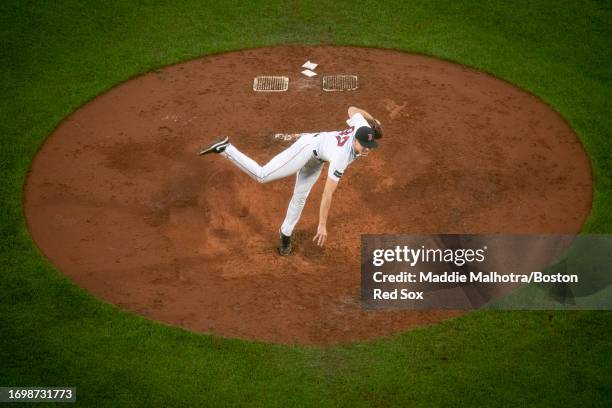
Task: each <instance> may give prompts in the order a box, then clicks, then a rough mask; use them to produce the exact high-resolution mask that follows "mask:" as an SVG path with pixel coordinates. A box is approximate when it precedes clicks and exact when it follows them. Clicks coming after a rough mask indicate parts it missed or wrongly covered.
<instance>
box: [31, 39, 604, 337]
mask: <svg viewBox="0 0 612 408" xmlns="http://www.w3.org/2000/svg"><path fill="white" fill-rule="evenodd" d="M307 59H311V60H313V61H316V62H318V63H319V64H320V66H319V67H318V68H317V69H316V71H317V72H318V73H319V75H323V74H355V75H358V76H359V86H360V88H359V89H358V90H357V91H355V92H331V93H324V92H322V91H321V89H320V77H317V78H314V79H309V78H306V77H303V76H301V75H300V73H299V72H300V70H301V69H300V68H299V67H300V66H301V64H302V63H303V62H304V61H306V60H307ZM257 75H287V76H289V78H290V83H289V91H288V92H285V93H256V92H253V90H252V81H253V78H254V77H255V76H257ZM350 105H355V106H359V107H363V108H365V109H366V110H368V111H370V112H372V113H373V114H374V115H376V116H377V117H379V118H380V119H381V121H382V122H383V125H384V128H385V132H386V134H385V137H384V139H383V140H382V141H381V148H380V149H378V151H376V152H374V153H373V154H371V155H370V156H368V157H367V158H366V159H364V160H358V161H357V162H355V163H353V164H352V165H351V166H350V167H349V168H348V169H347V171H346V174H345V176H344V178H343V179H342V181H341V182H340V185H339V187H338V191H337V193H336V195H335V196H334V202H333V204H332V209H331V215H330V221H329V233H330V237H329V244H328V245H327V246H326V248H325V249H323V250H321V249H319V248H317V247H315V246H314V245H313V244H312V242H311V239H312V236H313V235H314V234H315V232H316V223H317V213H318V207H319V202H320V194H321V191H322V185H323V181H322V180H320V181H319V183H318V184H317V185H316V186H315V188H314V189H313V192H312V193H311V195H310V198H309V200H308V202H307V204H306V208H305V210H304V215H303V217H302V220H301V221H300V223H299V224H298V227H297V230H296V233H295V235H296V240H297V245H296V252H295V254H294V255H293V256H291V257H288V258H280V257H278V256H277V255H276V254H275V251H274V248H275V245H276V244H277V231H278V228H279V226H280V223H281V222H282V220H283V218H284V215H285V211H286V207H287V204H288V202H289V199H290V196H291V191H292V189H293V184H294V179H293V178H287V179H284V180H281V181H278V182H274V183H271V184H267V185H259V184H257V183H255V182H253V181H252V180H251V179H249V178H248V177H246V176H245V175H244V174H242V173H241V172H240V171H239V170H238V169H236V168H234V167H233V166H232V165H231V164H230V163H229V162H227V161H226V160H224V159H223V158H221V157H219V156H214V155H213V156H206V157H204V158H202V157H198V156H197V155H196V152H197V151H198V148H199V147H200V146H201V145H203V144H206V143H208V142H209V141H210V140H212V139H213V138H215V137H216V136H218V135H221V134H224V135H225V134H227V135H229V136H230V137H231V140H232V142H233V143H235V144H236V146H237V147H239V148H240V149H241V150H243V151H244V152H245V153H247V154H250V155H252V157H253V158H254V159H256V160H258V161H259V162H260V163H263V162H265V161H267V160H268V159H270V158H272V157H273V155H275V154H276V153H278V152H279V151H280V150H282V149H283V148H285V147H286V144H283V143H282V142H279V141H278V140H275V139H274V138H273V136H272V135H273V134H275V133H294V132H310V131H321V130H334V129H342V128H344V127H345V122H344V121H345V120H346V110H347V108H348V106H350ZM324 174H325V172H324ZM322 178H323V177H322ZM592 189H593V185H592V179H591V169H590V163H589V160H588V158H587V157H586V155H585V152H584V150H583V149H582V146H581V144H580V143H579V141H578V139H577V137H576V135H575V134H574V133H573V132H572V130H571V129H570V128H569V126H568V125H567V124H566V123H565V121H564V120H563V119H562V118H561V117H560V116H559V115H558V114H557V113H555V112H554V111H553V110H552V109H551V108H550V107H548V106H546V105H545V104H544V103H542V102H541V101H539V100H538V99H537V98H535V97H533V96H531V95H530V94H528V93H526V92H524V91H521V90H519V89H517V88H515V87H513V86H511V85H509V84H507V83H505V82H503V81H500V80H497V79H495V78H492V77H491V76H488V75H486V74H483V73H481V72H477V71H474V70H470V69H467V68H465V67H462V66H459V65H455V64H452V63H449V62H445V61H440V60H436V59H432V58H428V57H424V56H417V55H410V54H405V53H400V52H395V51H390V50H378V49H366V48H348V47H314V48H311V47H297V46H292V47H285V46H283V47H274V48H266V49H256V50H248V51H240V52H233V53H228V54H222V55H216V56H210V57H206V58H202V59H198V60H194V61H190V62H187V63H183V64H179V65H176V66H172V67H168V68H165V69H162V70H159V71H155V72H151V73H148V74H146V75H143V76H141V77H138V78H135V79H133V80H130V81H128V82H126V83H123V84H121V85H119V86H117V87H115V88H113V89H112V90H110V91H109V92H107V93H105V94H104V95H101V96H100V97H98V98H96V99H94V100H93V101H91V102H90V103H88V104H87V105H85V106H83V107H82V108H81V109H79V110H78V111H77V112H75V113H74V114H73V115H71V116H70V117H69V118H68V119H66V120H65V121H64V122H63V123H62V124H61V125H60V126H59V127H58V128H57V130H56V131H55V132H54V133H53V134H52V135H51V136H50V137H49V138H48V140H47V141H46V143H45V144H44V146H43V148H42V149H41V151H40V153H39V154H38V155H37V156H36V158H35V160H34V163H33V165H32V169H31V173H30V175H29V178H28V182H27V184H26V186H25V213H26V217H27V221H28V225H29V228H30V231H31V233H32V236H33V238H34V240H35V241H36V243H37V245H38V246H39V247H40V249H41V250H42V251H43V253H44V254H45V255H46V256H47V257H48V258H49V259H50V260H51V262H52V263H53V264H54V265H55V266H56V267H57V268H59V269H60V270H61V271H62V272H63V273H65V274H66V275H68V276H69V277H70V278H71V279H73V280H74V281H75V282H76V283H77V284H79V285H81V286H82V287H84V288H86V289H88V290H90V291H91V292H93V293H94V294H95V295H96V296H98V297H100V298H102V299H104V300H105V301H108V302H112V303H115V304H117V305H120V306H121V307H124V308H126V309H129V310H132V311H135V312H137V313H141V314H143V315H145V316H148V317H150V318H153V319H158V320H161V321H163V322H166V323H169V324H173V325H179V326H183V327H186V328H188V329H191V330H195V331H200V332H212V333H216V334H220V335H223V336H231V337H241V338H250V339H257V340H264V341H272V342H283V343H315V344H330V343H337V342H344V341H350V340H355V339H369V338H375V337H380V336H386V335H389V334H392V333H396V332H399V331H402V330H405V329H407V328H410V327H413V326H415V325H420V324H428V323H435V322H438V321H440V320H442V319H445V318H448V317H450V316H455V315H457V314H458V313H459V312H454V311H432V312H413V311H384V312H383V311H364V310H362V309H361V308H360V306H359V243H360V235H361V234H368V233H369V234H371V233H404V234H412V233H495V232H507V233H561V232H577V231H579V230H580V228H581V226H582V224H583V222H584V220H585V218H586V216H587V215H588V213H589V210H590V207H591V198H592Z"/></svg>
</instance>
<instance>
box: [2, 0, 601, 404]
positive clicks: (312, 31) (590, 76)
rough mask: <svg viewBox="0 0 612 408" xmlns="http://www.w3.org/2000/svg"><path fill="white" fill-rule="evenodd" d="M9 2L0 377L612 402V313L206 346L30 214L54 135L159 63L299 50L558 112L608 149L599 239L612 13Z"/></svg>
mask: <svg viewBox="0 0 612 408" xmlns="http://www.w3.org/2000/svg"><path fill="white" fill-rule="evenodd" d="M209 3H210V4H203V3H202V2H196V1H181V2H178V1H177V2H157V1H138V2H125V1H104V2H94V1H84V0H79V1H55V2H43V1H39V2H29V1H24V0H21V1H8V0H5V1H3V2H1V3H0V35H1V39H2V42H1V43H0V75H1V78H2V79H1V84H2V99H1V101H0V119H1V120H0V138H1V144H0V146H1V149H2V150H1V158H2V160H1V162H0V166H1V169H2V183H1V184H0V188H1V190H0V197H2V199H1V202H0V203H1V204H0V209H1V213H0V214H1V216H2V218H1V221H0V230H1V234H2V246H1V252H0V262H1V265H2V268H1V270H0V386H9V385H21V386H26V385H30V386H35V385H38V386H43V385H47V386H50V385H53V386H59V385H72V386H76V387H78V393H77V394H78V400H79V404H78V405H81V406H88V407H89V406H111V407H115V406H132V405H135V406H138V405H142V406H154V405H162V406H213V405H214V406H216V405H246V406H261V405H270V406H294V405H296V406H300V405H303V406H336V405H341V406H423V407H431V406H459V405H466V406H470V405H472V406H475V405H478V406H525V405H535V406H546V407H549V406H585V405H587V406H589V405H590V406H609V405H610V403H611V401H612V385H611V384H612V353H610V350H611V349H612V314H611V313H609V312H493V311H487V312H484V311H481V312H475V313H470V314H468V315H466V316H464V317H461V318H458V319H454V320H452V321H449V322H445V323H443V324H441V325H438V326H435V327H426V328H422V329H418V330H414V331H410V332H407V333H404V334H401V335H399V336H396V337H393V338H390V339H386V340H381V341H376V342H372V343H357V344H352V345H346V346H338V347H332V348H316V347H290V346H275V345H269V344H260V343H251V342H243V341H238V340H231V339H223V338H219V337H215V336H204V335H197V334H193V333H189V332H185V331H183V330H179V329H175V328H169V327H165V326H162V325H160V324H157V323H155V322H151V321H148V320H145V319H143V318H141V317H139V316H135V315H131V314H128V313H125V312H122V311H120V310H119V309H117V308H115V307H114V306H109V305H105V304H102V303H101V302H99V301H98V300H96V299H94V298H93V297H92V296H91V295H89V294H87V293H85V292H84V291H83V290H81V289H79V288H77V287H76V286H74V285H73V284H71V283H70V282H69V281H68V280H67V279H65V278H64V277H63V276H62V275H61V273H59V272H58V271H56V270H55V269H54V268H53V267H52V266H51V265H50V264H49V263H48V262H47V261H46V259H44V257H43V256H42V255H41V254H40V253H39V252H38V250H37V249H36V247H35V246H34V244H33V243H32V241H31V239H30V237H29V234H28V232H27V229H26V226H25V222H24V219H23V215H22V208H21V199H22V194H21V193H22V185H23V182H24V180H25V176H26V174H27V170H28V167H29V164H30V161H31V158H32V157H33V155H34V154H35V153H36V151H37V149H38V148H39V146H40V145H41V143H42V142H43V141H44V139H45V137H46V136H47V135H48V134H49V133H50V132H51V131H52V130H53V129H54V128H55V126H57V124H58V123H59V122H60V121H61V120H62V119H63V118H65V117H66V116H67V115H69V114H70V113H71V112H72V111H74V110H75V109H76V108H77V107H79V106H81V105H82V104H84V103H85V102H87V101H88V100H90V99H92V98H93V97H95V96H96V95H99V94H100V93H102V92H104V91H105V90H107V89H109V88H110V87H112V86H113V85H115V84H117V83H119V82H121V81H124V80H126V79H128V78H130V77H133V76H136V75H138V74H140V73H143V72H146V71H148V70H150V69H153V68H157V67H161V66H165V65H169V64H173V63H175V62H178V61H182V60H186V59H190V58H195V57H198V56H201V55H204V54H209V53H219V52H223V51H228V50H234V49H241V48H249V47H255V46H265V45H272V44H278V43H287V42H299V43H308V44H321V43H323V44H330V43H333V44H355V45H365V46H376V47H387V48H397V49H402V50H406V51H410V52H418V53H423V54H429V55H435V56H437V57H440V58H445V59H450V60H454V61H458V62H460V63H463V64H466V65H469V66H473V67H476V68H478V69H481V70H484V71H487V72H490V73H492V74H494V75H496V76H497V77H500V78H503V79H505V80H507V81H509V82H512V83H514V84H516V85H518V86H520V87H521V88H523V89H526V90H528V91H530V92H532V93H534V94H535V95H537V96H538V97H540V98H541V99H543V100H544V101H546V102H547V103H549V104H550V105H552V106H553V107H554V108H555V109H556V110H557V111H558V112H560V113H561V114H562V115H563V116H564V117H565V118H566V119H567V120H568V122H569V123H570V125H571V126H572V127H573V128H574V129H575V131H576V132H577V133H578V135H579V136H580V138H581V140H582V141H583V143H584V146H585V148H586V149H587V151H588V153H589V155H590V156H591V158H592V163H593V171H594V174H595V178H596V179H595V181H596V182H595V197H594V205H593V211H592V214H591V216H590V217H589V219H588V222H587V224H586V225H585V228H584V230H585V231H587V232H612V147H611V146H612V144H611V143H610V142H609V139H610V135H611V134H612V124H611V119H610V112H611V111H612V109H611V106H610V105H611V104H610V95H612V92H611V91H612V89H611V86H610V78H611V77H612V68H611V67H612V65H611V64H610V60H611V52H610V40H609V39H610V38H612V24H611V23H612V18H611V17H612V13H611V10H612V7H611V6H610V3H609V2H594V1H589V2H559V1H555V2H553V1H542V2H527V1H525V2H516V1H506V2H499V1H491V2H478V3H476V2H457V1H447V2H430V1H419V2H404V1H386V2H375V1H351V2H349V1H344V2H339V3H336V5H334V6H333V7H331V6H329V5H328V4H326V3H323V2H312V1H308V2H296V1H292V2H287V3H285V2H278V1H276V2H271V1H265V2H264V1H251V2H248V1H244V2H228V3H222V2H209Z"/></svg>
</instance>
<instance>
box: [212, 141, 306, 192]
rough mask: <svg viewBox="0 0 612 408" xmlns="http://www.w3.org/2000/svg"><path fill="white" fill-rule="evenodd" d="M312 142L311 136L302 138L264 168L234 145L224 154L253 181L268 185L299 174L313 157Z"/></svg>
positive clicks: (228, 147)
mask: <svg viewBox="0 0 612 408" xmlns="http://www.w3.org/2000/svg"><path fill="white" fill-rule="evenodd" d="M311 141H312V136H311V135H304V136H302V137H300V138H299V139H298V140H297V141H296V142H295V143H293V144H292V145H291V146H289V147H288V148H287V149H285V150H283V151H282V152H280V153H279V154H277V155H276V156H274V158H272V160H270V161H269V162H268V163H266V164H265V165H263V166H260V165H259V164H258V163H257V162H256V161H255V160H253V159H251V158H250V157H248V156H247V155H246V154H244V153H242V152H241V151H240V150H238V149H237V148H236V147H235V146H234V145H232V144H230V145H229V146H227V148H226V149H225V151H224V152H223V153H222V154H223V155H224V156H225V157H227V158H228V159H229V160H230V161H232V163H234V164H235V165H236V166H238V167H239V168H240V169H242V171H244V172H245V173H247V174H248V175H249V176H250V177H252V178H253V179H255V180H257V181H258V182H260V183H267V182H270V181H273V180H278V179H280V178H283V177H287V176H290V175H292V174H295V173H297V172H298V171H299V169H300V168H302V167H303V166H304V165H305V164H306V162H307V161H308V160H310V158H311V157H312V148H311Z"/></svg>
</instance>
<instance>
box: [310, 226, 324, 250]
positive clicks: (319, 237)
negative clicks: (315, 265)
mask: <svg viewBox="0 0 612 408" xmlns="http://www.w3.org/2000/svg"><path fill="white" fill-rule="evenodd" d="M312 240H313V241H314V242H316V243H317V245H318V246H323V244H325V241H326V240H327V228H326V227H325V225H319V227H318V228H317V235H315V236H314V238H313V239H312Z"/></svg>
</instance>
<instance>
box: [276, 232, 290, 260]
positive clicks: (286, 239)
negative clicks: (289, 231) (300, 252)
mask: <svg viewBox="0 0 612 408" xmlns="http://www.w3.org/2000/svg"><path fill="white" fill-rule="evenodd" d="M292 249H293V248H291V236H286V235H285V234H283V233H282V232H281V234H280V245H279V246H278V254H279V255H280V256H287V255H289V254H290V253H291V250H292Z"/></svg>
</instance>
